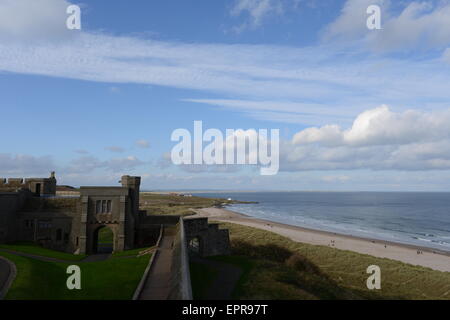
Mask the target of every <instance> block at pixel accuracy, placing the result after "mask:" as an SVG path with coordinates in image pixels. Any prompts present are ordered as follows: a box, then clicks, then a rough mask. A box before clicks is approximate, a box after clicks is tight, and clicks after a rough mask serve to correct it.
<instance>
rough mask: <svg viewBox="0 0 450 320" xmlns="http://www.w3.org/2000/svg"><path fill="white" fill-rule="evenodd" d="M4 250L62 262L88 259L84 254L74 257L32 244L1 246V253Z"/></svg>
mask: <svg viewBox="0 0 450 320" xmlns="http://www.w3.org/2000/svg"><path fill="white" fill-rule="evenodd" d="M2 248H3V249H8V250H13V251H18V252H23V253H29V254H34V255H38V256H44V257H49V258H55V259H60V260H71V261H72V260H73V261H78V260H82V259H84V258H86V255H84V254H80V255H74V254H70V253H65V252H59V251H54V250H49V249H46V248H42V247H40V246H38V245H35V244H30V243H15V244H8V245H7V244H1V245H0V253H1V249H2Z"/></svg>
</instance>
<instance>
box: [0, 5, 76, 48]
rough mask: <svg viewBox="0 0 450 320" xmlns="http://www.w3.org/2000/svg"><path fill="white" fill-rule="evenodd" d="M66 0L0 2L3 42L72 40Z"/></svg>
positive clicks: (0, 32)
mask: <svg viewBox="0 0 450 320" xmlns="http://www.w3.org/2000/svg"><path fill="white" fill-rule="evenodd" d="M69 5H70V2H68V1H65V0H2V1H0V39H3V40H5V39H8V40H26V41H30V40H55V39H56V40H58V39H64V38H68V37H71V36H73V35H74V34H75V33H74V32H71V31H70V30H68V29H67V26H66V20H67V17H68V14H67V13H66V9H67V7H68V6H69Z"/></svg>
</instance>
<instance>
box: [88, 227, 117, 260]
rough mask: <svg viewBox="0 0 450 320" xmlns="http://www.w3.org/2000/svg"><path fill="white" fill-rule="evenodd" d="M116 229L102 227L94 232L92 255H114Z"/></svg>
mask: <svg viewBox="0 0 450 320" xmlns="http://www.w3.org/2000/svg"><path fill="white" fill-rule="evenodd" d="M115 244H116V241H115V233H114V229H113V228H111V227H110V226H108V225H101V226H99V227H97V228H96V229H95V230H94V233H93V238H92V253H94V254H96V253H112V252H114V251H115V249H116V246H115Z"/></svg>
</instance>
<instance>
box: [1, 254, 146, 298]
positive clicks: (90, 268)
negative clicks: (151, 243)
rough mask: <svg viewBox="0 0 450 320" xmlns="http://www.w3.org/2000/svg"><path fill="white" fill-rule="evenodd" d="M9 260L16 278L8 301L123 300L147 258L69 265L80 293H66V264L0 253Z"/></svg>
mask: <svg viewBox="0 0 450 320" xmlns="http://www.w3.org/2000/svg"><path fill="white" fill-rule="evenodd" d="M0 255H1V256H4V257H6V258H8V259H9V260H11V261H13V262H14V263H15V264H16V267H17V277H16V279H15V281H14V282H13V284H12V287H11V288H10V290H9V292H8V294H7V296H6V299H9V300H17V299H21V300H22V299H24V300H29V299H31V300H35V299H39V300H115V299H119V300H127V299H131V298H132V296H133V293H134V291H135V289H136V287H137V285H138V283H139V281H140V279H141V277H142V275H143V273H144V270H145V268H146V266H147V264H148V261H149V258H150V255H146V256H143V257H140V258H136V257H133V258H111V259H108V260H105V261H100V262H78V263H76V262H73V264H76V265H78V266H79V267H80V268H81V290H69V289H67V287H66V281H67V278H68V276H69V274H66V269H67V267H68V266H69V265H70V264H68V263H56V262H44V261H40V260H36V259H32V258H27V257H20V256H16V255H12V254H7V253H4V252H0Z"/></svg>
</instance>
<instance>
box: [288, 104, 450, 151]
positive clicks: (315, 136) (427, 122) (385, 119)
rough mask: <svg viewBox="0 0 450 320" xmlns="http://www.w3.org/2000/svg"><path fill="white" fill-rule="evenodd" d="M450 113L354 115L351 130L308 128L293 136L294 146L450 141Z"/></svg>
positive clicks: (379, 110) (376, 111)
mask: <svg viewBox="0 0 450 320" xmlns="http://www.w3.org/2000/svg"><path fill="white" fill-rule="evenodd" d="M449 123H450V110H447V111H445V112H438V113H426V112H419V111H415V110H408V111H405V112H403V113H395V112H392V111H390V110H389V108H388V107H387V106H385V105H384V106H381V107H378V108H375V109H372V110H367V111H365V112H363V113H361V114H360V115H358V116H357V117H356V119H355V121H354V122H353V125H352V127H351V128H349V129H347V130H342V129H341V128H340V127H339V126H337V125H326V126H323V127H321V128H308V129H305V130H303V131H301V132H299V133H297V134H296V135H295V136H294V138H293V143H294V144H307V143H324V144H328V145H362V146H368V145H371V146H372V145H399V144H407V143H414V142H422V141H434V140H435V139H450V126H449Z"/></svg>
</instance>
